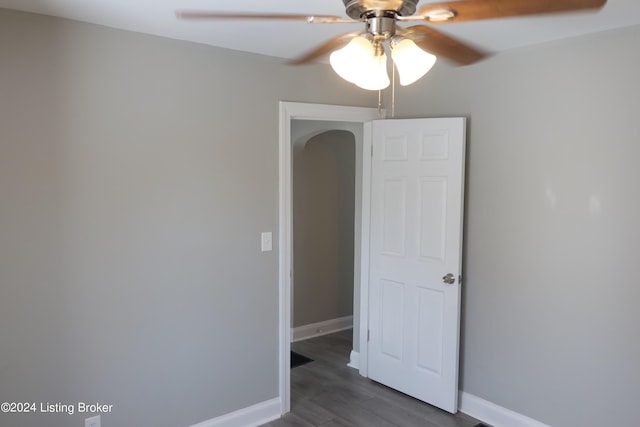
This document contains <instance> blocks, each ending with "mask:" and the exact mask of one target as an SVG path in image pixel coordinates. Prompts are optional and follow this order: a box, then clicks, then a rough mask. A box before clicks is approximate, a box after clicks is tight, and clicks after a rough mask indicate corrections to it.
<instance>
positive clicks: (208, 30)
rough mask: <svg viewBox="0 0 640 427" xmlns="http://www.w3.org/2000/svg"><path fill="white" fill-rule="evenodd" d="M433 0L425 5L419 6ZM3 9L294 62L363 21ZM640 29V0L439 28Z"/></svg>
mask: <svg viewBox="0 0 640 427" xmlns="http://www.w3.org/2000/svg"><path fill="white" fill-rule="evenodd" d="M429 2H430V0H422V1H421V2H420V3H419V4H418V8H419V7H420V6H422V5H424V4H428V3H429ZM431 2H434V1H431ZM0 8H9V9H17V10H23V11H29V12H36V13H41V14H46V15H54V16H60V17H65V18H69V19H75V20H78V21H85V22H90V23H94V24H100V25H105V26H108V27H113V28H120V29H125V30H131V31H137V32H141V33H148V34H155V35H159V36H165V37H170V38H174V39H180V40H189V41H194V42H199V43H205V44H210V45H213V46H220V47H225V48H229V49H235V50H241V51H246V52H253V53H260V54H264V55H270V56H276V57H281V58H294V57H296V56H298V55H300V54H301V53H303V52H305V51H306V50H308V49H309V48H311V47H314V46H316V45H319V44H321V43H322V42H323V41H324V40H327V39H329V38H331V37H333V36H335V35H338V34H342V33H346V32H351V31H354V30H359V29H360V28H361V27H359V26H358V25H360V24H307V23H305V22H286V21H273V22H271V21H267V22H265V21H259V22H256V21H251V22H247V21H232V22H228V21H225V22H222V21H208V22H207V21H181V20H178V19H176V18H175V15H174V12H175V11H176V10H178V9H188V10H209V11H221V12H222V11H237V12H267V13H296V14H309V15H313V14H325V15H338V16H344V17H346V15H345V13H344V6H343V3H342V1H341V0H304V1H303V0H227V1H225V2H223V1H220V0H0ZM415 24H416V23H410V24H409V25H415ZM638 24H640V1H639V0H608V3H607V4H606V5H605V7H604V8H603V9H602V10H600V11H598V12H595V13H594V12H581V13H572V14H568V15H567V14H563V15H547V16H540V17H535V18H511V19H500V20H491V21H482V22H471V23H457V24H451V25H442V26H439V27H438V29H440V30H441V31H443V32H446V33H448V34H449V35H452V36H454V37H457V38H459V39H461V40H464V41H466V42H469V43H471V44H473V45H475V46H477V47H479V48H481V49H484V50H486V51H489V52H494V53H497V52H502V51H505V50H509V49H514V48H518V47H523V46H528V45H533V44H537V43H543V42H547V41H552V40H558V39H562V38H567V37H572V36H578V35H583V34H587V33H595V32H600V31H606V30H610V29H615V28H621V27H627V26H632V25H638Z"/></svg>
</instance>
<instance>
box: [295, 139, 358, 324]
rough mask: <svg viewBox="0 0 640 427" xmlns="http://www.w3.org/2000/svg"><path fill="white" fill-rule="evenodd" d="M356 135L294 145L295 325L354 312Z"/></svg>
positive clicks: (314, 140)
mask: <svg viewBox="0 0 640 427" xmlns="http://www.w3.org/2000/svg"><path fill="white" fill-rule="evenodd" d="M355 148H356V147H355V137H354V135H353V134H352V133H351V132H348V131H344V130H329V131H326V132H322V133H320V134H318V135H315V136H313V137H311V138H310V139H309V140H308V141H307V142H306V143H304V144H294V147H293V265H294V267H293V271H294V276H293V277H294V279H293V326H294V327H299V326H304V325H309V324H312V323H318V322H322V321H327V320H332V319H337V318H340V317H345V316H351V315H353V297H354V295H353V282H354V275H353V273H354V216H355V165H356V163H355V152H356V150H355Z"/></svg>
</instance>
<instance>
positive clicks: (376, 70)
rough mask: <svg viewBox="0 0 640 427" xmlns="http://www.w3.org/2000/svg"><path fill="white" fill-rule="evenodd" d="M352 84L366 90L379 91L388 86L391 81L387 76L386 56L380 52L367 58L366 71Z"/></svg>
mask: <svg viewBox="0 0 640 427" xmlns="http://www.w3.org/2000/svg"><path fill="white" fill-rule="evenodd" d="M353 83H354V84H355V85H356V86H358V87H359V88H362V89H366V90H381V89H384V88H386V87H387V86H389V84H390V83H391V81H390V80H389V75H388V74H387V55H385V54H384V52H382V54H380V55H375V56H373V57H371V58H369V61H368V64H366V70H364V71H363V72H362V73H360V75H358V78H357V79H356V80H355V81H354V82H353Z"/></svg>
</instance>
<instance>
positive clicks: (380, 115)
mask: <svg viewBox="0 0 640 427" xmlns="http://www.w3.org/2000/svg"><path fill="white" fill-rule="evenodd" d="M378 117H380V118H381V119H384V117H382V89H378Z"/></svg>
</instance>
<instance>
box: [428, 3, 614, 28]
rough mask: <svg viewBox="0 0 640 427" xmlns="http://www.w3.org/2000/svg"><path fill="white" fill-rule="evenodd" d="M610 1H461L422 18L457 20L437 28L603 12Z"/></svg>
mask: <svg viewBox="0 0 640 427" xmlns="http://www.w3.org/2000/svg"><path fill="white" fill-rule="evenodd" d="M606 2H607V0H461V1H450V2H444V3H431V4H427V5H425V6H424V7H422V8H421V9H420V11H419V12H418V14H419V15H424V16H426V18H425V19H427V20H429V19H428V16H429V13H431V12H435V11H438V10H443V9H444V10H447V9H449V10H452V11H453V12H455V16H454V17H453V18H451V19H448V20H444V21H437V20H429V21H430V23H433V24H448V23H452V22H464V21H478V20H481V19H494V18H507V17H511V16H526V15H539V14H545V13H559V12H571V11H578V10H587V9H599V8H601V7H602V6H604V5H605V3H606Z"/></svg>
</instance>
